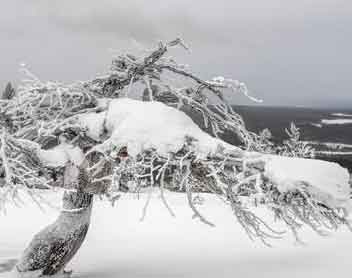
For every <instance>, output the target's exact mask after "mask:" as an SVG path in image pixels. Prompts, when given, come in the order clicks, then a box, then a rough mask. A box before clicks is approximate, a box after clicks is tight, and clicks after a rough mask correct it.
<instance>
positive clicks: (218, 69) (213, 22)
mask: <svg viewBox="0 0 352 278" xmlns="http://www.w3.org/2000/svg"><path fill="white" fill-rule="evenodd" d="M0 35H1V37H0V63H1V67H0V85H1V86H2V87H4V86H5V83H6V82H7V81H9V80H12V81H14V82H15V83H18V80H19V79H20V78H21V75H20V74H19V73H18V68H19V64H20V63H22V62H25V63H26V64H27V65H29V66H30V68H31V70H32V71H34V72H35V73H36V74H37V75H38V76H40V77H41V78H42V79H51V80H60V81H67V82H69V81H72V80H75V79H80V80H85V79H90V78H92V77H94V75H95V74H96V73H102V72H104V70H105V69H107V68H108V66H109V64H110V58H111V56H112V55H113V54H114V53H116V51H118V50H126V49H129V48H134V47H135V45H136V44H135V43H133V42H134V41H137V42H139V43H140V44H141V45H145V46H147V47H150V46H152V45H153V44H155V43H156V42H157V41H158V40H160V39H162V40H170V39H173V38H174V37H176V36H181V37H182V38H184V40H185V41H186V42H187V43H188V44H189V45H190V46H191V49H192V53H184V54H183V53H181V52H180V51H175V52H174V55H176V56H177V57H178V58H179V59H180V60H181V61H182V62H187V63H188V64H190V65H191V66H192V67H193V69H194V71H196V72H198V73H199V74H200V75H202V76H204V77H205V78H208V77H211V76H213V75H223V76H225V77H232V78H237V79H240V80H242V81H244V82H246V83H247V85H248V87H249V88H250V90H251V93H252V95H255V96H256V97H259V98H262V99H264V101H265V104H267V105H288V106H291V105H292V106H325V107H329V106H340V107H347V108H348V107H352V77H351V74H352V70H351V68H352V54H351V51H352V1H350V0H345V1H343V0H310V1H309V0H295V1H284V0H212V1H209V0H193V1H192V0H173V1H168V0H160V1H152V0H145V1H137V0H95V1H94V0H59V1H56V0H2V1H1V9H0ZM113 50H114V51H113ZM233 102H238V103H243V99H242V98H234V99H233Z"/></svg>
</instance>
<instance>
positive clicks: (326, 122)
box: [321, 119, 352, 125]
mask: <svg viewBox="0 0 352 278" xmlns="http://www.w3.org/2000/svg"><path fill="white" fill-rule="evenodd" d="M321 123H322V124H324V125H347V124H352V119H322V120H321Z"/></svg>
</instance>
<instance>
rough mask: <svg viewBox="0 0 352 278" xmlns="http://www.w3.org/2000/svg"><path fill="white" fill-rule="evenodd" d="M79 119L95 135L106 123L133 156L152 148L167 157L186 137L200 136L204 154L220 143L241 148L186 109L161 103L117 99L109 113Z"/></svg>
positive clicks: (113, 139) (198, 145)
mask: <svg viewBox="0 0 352 278" xmlns="http://www.w3.org/2000/svg"><path fill="white" fill-rule="evenodd" d="M79 122H80V124H81V125H82V126H83V127H85V128H86V129H87V130H88V131H87V134H88V135H91V136H92V138H98V137H101V136H102V132H103V129H102V126H104V125H105V128H106V130H107V131H108V132H109V133H110V134H111V136H110V140H109V142H110V143H111V144H112V145H114V146H117V147H122V146H127V148H128V153H129V154H130V155H132V156H134V155H137V154H138V153H140V152H141V151H142V150H145V149H150V148H154V149H157V150H158V153H159V154H160V155H164V156H167V155H168V154H169V153H170V152H177V151H178V150H180V149H181V148H182V146H183V145H184V143H185V138H186V137H192V138H194V139H196V142H195V144H194V147H195V150H196V152H197V153H199V156H200V157H205V156H206V155H208V154H210V153H214V152H215V151H216V150H217V148H218V147H219V145H222V146H224V147H226V148H228V149H236V150H238V148H236V147H235V146H232V145H230V144H227V143H225V142H223V141H222V140H219V139H217V138H214V137H212V136H210V135H209V134H207V133H205V132H203V131H202V130H201V129H200V128H199V127H198V126H197V125H196V124H195V123H194V122H193V121H192V119H191V118H190V117H188V116H187V115H186V114H185V113H184V112H182V111H179V110H177V109H175V108H172V107H169V106H167V105H165V104H163V103H160V102H143V101H139V100H133V99H129V98H120V99H113V100H111V101H110V103H109V109H108V111H107V112H101V113H98V114H96V113H94V114H88V115H84V116H82V117H80V118H79Z"/></svg>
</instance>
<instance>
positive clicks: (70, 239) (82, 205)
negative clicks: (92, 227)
mask: <svg viewBox="0 0 352 278" xmlns="http://www.w3.org/2000/svg"><path fill="white" fill-rule="evenodd" d="M92 205H93V195H91V194H88V193H84V192H82V191H78V192H73V191H67V192H65V193H64V196H63V210H62V211H61V213H60V215H59V217H58V218H57V220H56V221H55V222H54V223H53V224H51V225H49V226H48V227H46V228H45V229H43V230H42V231H41V232H39V233H38V234H37V235H35V236H34V238H33V240H32V241H31V242H30V244H29V246H28V247H27V248H26V249H25V251H24V252H23V254H22V257H21V259H20V260H19V262H18V264H17V266H16V268H17V271H18V272H19V273H20V274H21V273H28V272H38V274H39V275H54V274H57V273H63V272H64V268H65V266H66V265H67V263H68V262H69V261H70V260H71V259H72V258H73V256H74V255H75V254H76V252H77V251H78V249H79V248H80V247H81V245H82V243H83V241H84V239H85V237H86V234H87V231H88V227H89V223H90V217H91V210H92Z"/></svg>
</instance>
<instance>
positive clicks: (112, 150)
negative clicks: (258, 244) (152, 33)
mask: <svg viewBox="0 0 352 278" xmlns="http://www.w3.org/2000/svg"><path fill="white" fill-rule="evenodd" d="M176 45H183V44H182V41H181V40H179V39H177V40H174V41H172V42H169V43H160V44H159V46H158V47H157V48H156V49H155V50H152V51H150V53H147V54H146V55H145V56H142V57H138V56H135V55H131V54H125V55H121V56H119V57H118V58H117V59H115V60H113V63H112V66H111V70H110V71H109V72H108V73H107V74H106V75H105V76H100V77H97V78H95V79H93V80H88V81H85V82H77V83H75V84H71V85H65V84H61V83H58V82H42V81H40V80H39V79H38V78H37V77H35V76H34V75H33V74H31V73H30V72H29V71H28V70H25V73H26V74H27V76H28V79H27V80H25V81H24V83H23V84H22V86H21V87H20V88H19V90H18V94H17V95H16V97H14V98H13V99H10V100H2V101H1V102H0V105H1V113H0V114H1V119H2V121H3V122H4V124H3V128H2V130H1V136H2V137H1V138H3V139H2V142H4V143H2V145H1V150H2V152H1V154H0V159H1V171H2V174H1V178H0V179H1V180H2V181H3V182H2V189H1V190H5V191H1V192H6V190H10V191H11V192H16V191H18V190H20V189H24V190H26V191H28V192H34V191H32V190H33V189H34V188H37V187H39V186H40V187H41V188H42V187H48V188H49V187H57V186H65V187H66V188H68V189H71V190H80V191H83V192H85V193H89V194H101V195H105V196H106V197H107V199H109V200H110V201H111V202H112V203H114V202H115V201H116V200H117V199H118V198H119V196H120V194H121V192H124V191H132V192H141V191H143V192H152V190H153V188H158V189H159V190H160V194H161V200H162V202H163V203H164V205H165V207H166V209H167V210H169V212H170V213H171V214H172V215H174V211H173V210H172V204H169V203H168V202H167V194H166V191H167V190H173V191H181V192H184V193H185V196H186V198H187V200H188V204H189V206H190V208H191V210H192V212H193V215H194V217H195V218H196V219H199V220H200V221H202V222H204V223H206V224H209V225H213V222H212V220H210V219H207V217H206V216H205V215H203V214H202V212H201V211H200V210H199V207H198V206H197V204H196V202H195V200H194V196H193V195H194V193H195V192H211V193H213V194H215V195H216V196H218V197H219V198H221V199H222V200H223V202H224V204H226V205H228V206H229V207H231V209H232V210H233V212H234V215H235V217H236V219H237V220H238V221H239V223H240V224H241V225H242V227H243V228H244V229H245V231H246V232H247V234H248V235H249V236H250V237H251V238H253V239H254V238H259V239H260V240H261V241H263V242H264V243H265V244H268V240H269V239H270V238H277V237H280V236H281V233H280V232H277V231H275V230H274V229H272V228H271V227H270V226H269V225H268V224H267V223H266V222H264V221H263V220H262V219H261V218H260V217H259V216H257V215H256V214H255V213H254V211H255V210H253V207H256V206H263V207H266V208H267V209H268V210H269V211H270V212H272V214H273V215H274V216H275V217H276V218H277V219H278V220H281V221H282V222H283V223H285V224H286V225H287V226H288V227H289V228H290V229H291V230H292V232H293V233H294V234H295V236H296V237H297V239H298V235H297V231H298V229H299V228H300V227H301V226H302V225H308V226H310V227H311V228H312V229H313V230H315V231H316V232H318V233H319V234H322V235H323V234H325V233H326V232H327V231H330V230H335V229H337V228H338V227H339V226H341V225H347V226H349V222H348V220H347V207H348V205H349V193H350V189H349V184H348V172H347V170H345V169H343V168H341V167H340V166H338V165H336V164H333V163H328V162H324V163H323V162H321V161H315V160H308V159H303V158H299V157H306V156H309V154H310V149H308V148H306V146H305V145H301V143H300V141H299V132H298V130H297V128H296V127H294V126H291V129H290V131H288V135H289V140H288V141H286V142H285V143H284V146H286V147H284V148H283V151H282V150H281V151H280V152H279V154H281V155H272V154H270V153H273V152H276V150H277V149H276V147H275V145H273V143H271V141H270V136H269V134H268V133H267V132H264V133H262V134H259V135H257V134H255V133H253V132H250V131H248V130H247V129H246V127H245V124H244V122H243V120H242V118H241V116H239V115H238V114H237V113H235V111H233V109H232V107H231V106H230V105H229V104H228V103H227V101H226V93H230V92H231V93H234V92H236V93H242V94H245V95H246V96H248V97H250V95H249V93H248V90H247V88H246V86H245V85H244V84H243V83H241V82H239V81H236V80H232V79H226V78H223V77H215V78H213V79H211V80H210V81H207V80H203V79H202V78H200V77H199V76H198V75H197V74H195V73H193V72H192V71H191V70H190V69H189V68H188V66H185V65H180V64H178V63H177V62H176V61H174V60H173V59H172V58H168V57H166V56H165V54H166V53H167V52H168V50H169V48H170V47H173V46H176ZM180 79H182V80H184V82H183V84H184V85H183V86H182V87H180V85H179V84H180V82H179V81H180ZM132 93H133V94H132ZM132 96H133V97H134V98H135V99H131V98H130V97H132ZM214 99H216V101H215V102H212V100H214ZM142 100H144V101H142ZM183 111H192V112H193V113H195V114H197V115H200V116H201V119H202V120H203V122H204V126H205V127H206V128H207V129H208V131H209V132H210V133H211V135H209V134H208V133H205V132H204V131H202V130H201V129H200V128H199V127H198V126H197V125H196V124H195V123H194V122H193V121H192V120H191V119H190V118H189V117H188V116H187V115H186V114H185V113H184V112H183ZM225 131H226V132H231V133H232V134H233V136H237V137H238V138H239V139H240V141H241V142H242V144H241V146H233V145H231V144H228V143H226V142H224V141H222V140H221V139H219V138H218V136H219V135H220V134H221V133H222V132H225ZM16 148H17V149H16ZM12 149H13V150H15V152H12ZM297 150H298V151H297ZM288 156H291V157H292V156H294V157H295V158H288ZM72 165H73V166H72ZM302 165H304V168H302V167H301V166H302ZM307 169H309V170H307ZM77 175H83V176H84V177H85V178H84V181H85V182H84V184H79V185H77V184H74V183H67V182H65V179H66V181H67V178H69V177H76V176H77ZM330 177H336V179H331V178H330ZM148 194H151V193H148ZM1 196H6V195H4V194H1ZM6 198H7V197H6ZM149 200H150V198H147V201H146V204H145V207H144V210H143V217H144V216H145V215H146V213H147V208H148V204H149ZM143 217H142V218H143Z"/></svg>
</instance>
